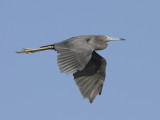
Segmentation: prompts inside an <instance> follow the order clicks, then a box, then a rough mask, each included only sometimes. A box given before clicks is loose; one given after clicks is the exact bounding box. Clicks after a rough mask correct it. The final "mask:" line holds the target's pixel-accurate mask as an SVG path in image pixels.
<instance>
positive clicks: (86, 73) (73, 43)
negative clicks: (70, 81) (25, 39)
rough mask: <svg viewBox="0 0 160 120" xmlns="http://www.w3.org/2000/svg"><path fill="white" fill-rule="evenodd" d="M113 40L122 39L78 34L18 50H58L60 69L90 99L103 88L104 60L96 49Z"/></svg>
mask: <svg viewBox="0 0 160 120" xmlns="http://www.w3.org/2000/svg"><path fill="white" fill-rule="evenodd" d="M112 40H124V39H123V38H112V37H108V36H104V35H81V36H76V37H72V38H70V39H67V40H64V41H62V42H59V43H55V44H51V45H47V46H42V47H40V48H37V49H30V48H26V49H23V50H22V51H19V52H17V53H34V52H38V51H42V50H48V49H51V50H55V51H57V53H58V57H57V61H58V65H59V68H60V71H61V72H63V73H67V74H73V76H74V80H75V82H76V84H77V85H78V87H79V89H80V92H81V94H82V96H83V97H84V98H88V99H89V101H90V102H91V103H92V102H93V100H94V98H95V97H96V96H97V95H98V94H99V95H100V94H101V92H102V87H103V83H104V80H105V69H106V64H107V63H106V60H105V59H104V58H103V57H101V56H100V55H98V54H97V53H96V52H95V50H103V49H105V48H106V47H107V46H108V44H107V42H109V41H112Z"/></svg>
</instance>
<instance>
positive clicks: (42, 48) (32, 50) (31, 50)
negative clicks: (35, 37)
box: [16, 44, 55, 54]
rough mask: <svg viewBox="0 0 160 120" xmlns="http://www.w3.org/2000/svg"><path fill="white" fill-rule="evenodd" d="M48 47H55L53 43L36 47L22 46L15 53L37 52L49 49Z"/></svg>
mask: <svg viewBox="0 0 160 120" xmlns="http://www.w3.org/2000/svg"><path fill="white" fill-rule="evenodd" d="M50 49H55V47H54V44H52V45H46V46H42V47H40V48H36V49H31V48H24V49H23V50H22V51H17V52H16V53H27V54H28V53H34V52H39V51H43V50H50Z"/></svg>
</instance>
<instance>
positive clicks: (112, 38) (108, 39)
mask: <svg viewBox="0 0 160 120" xmlns="http://www.w3.org/2000/svg"><path fill="white" fill-rule="evenodd" d="M116 40H126V39H124V38H114V37H107V38H106V41H107V42H109V41H116Z"/></svg>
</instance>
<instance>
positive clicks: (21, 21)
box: [0, 0, 160, 120]
mask: <svg viewBox="0 0 160 120" xmlns="http://www.w3.org/2000/svg"><path fill="white" fill-rule="evenodd" d="M159 6H160V1H159V0H132V1H131V0H79V1H78V0H0V120H90V119H91V120H160V7H159ZM83 34H102V35H108V36H112V37H123V38H126V39H127V40H126V41H119V42H110V43H109V47H108V48H107V49H106V50H104V51H99V52H98V53H99V54H100V55H102V56H103V57H104V58H106V60H107V62H108V65H107V76H106V81H105V84H104V87H103V92H102V95H101V96H97V98H96V99H95V101H94V102H93V103H92V104H90V103H89V102H88V100H85V99H83V97H82V96H81V94H80V91H79V89H78V87H77V86H76V85H75V82H74V80H73V77H72V75H66V74H62V73H60V71H59V68H58V65H57V53H56V52H55V51H44V52H39V53H34V54H16V53H15V51H18V50H21V49H22V48H36V47H40V46H43V45H48V44H52V43H55V42H59V41H61V40H64V39H67V38H70V37H72V36H76V35H83Z"/></svg>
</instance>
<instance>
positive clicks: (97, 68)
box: [73, 51, 107, 103]
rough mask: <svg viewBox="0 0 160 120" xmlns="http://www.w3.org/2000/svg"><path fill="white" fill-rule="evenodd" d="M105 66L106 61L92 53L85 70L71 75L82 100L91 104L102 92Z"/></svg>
mask: <svg viewBox="0 0 160 120" xmlns="http://www.w3.org/2000/svg"><path fill="white" fill-rule="evenodd" d="M106 64H107V63H106V60H105V59H104V58H103V57H101V56H100V55H99V54H97V53H96V52H95V51H94V52H93V53H92V57H91V59H90V61H89V63H88V64H87V65H86V66H85V68H84V69H83V70H81V71H79V70H78V71H77V72H76V73H74V74H73V76H74V80H75V82H76V84H77V85H78V87H79V89H80V91H81V94H82V95H83V97H84V98H88V99H89V101H90V102H91V103H92V102H93V100H94V98H95V97H96V96H97V95H98V94H99V95H100V94H101V92H102V87H103V83H104V80H105V69H106Z"/></svg>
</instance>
